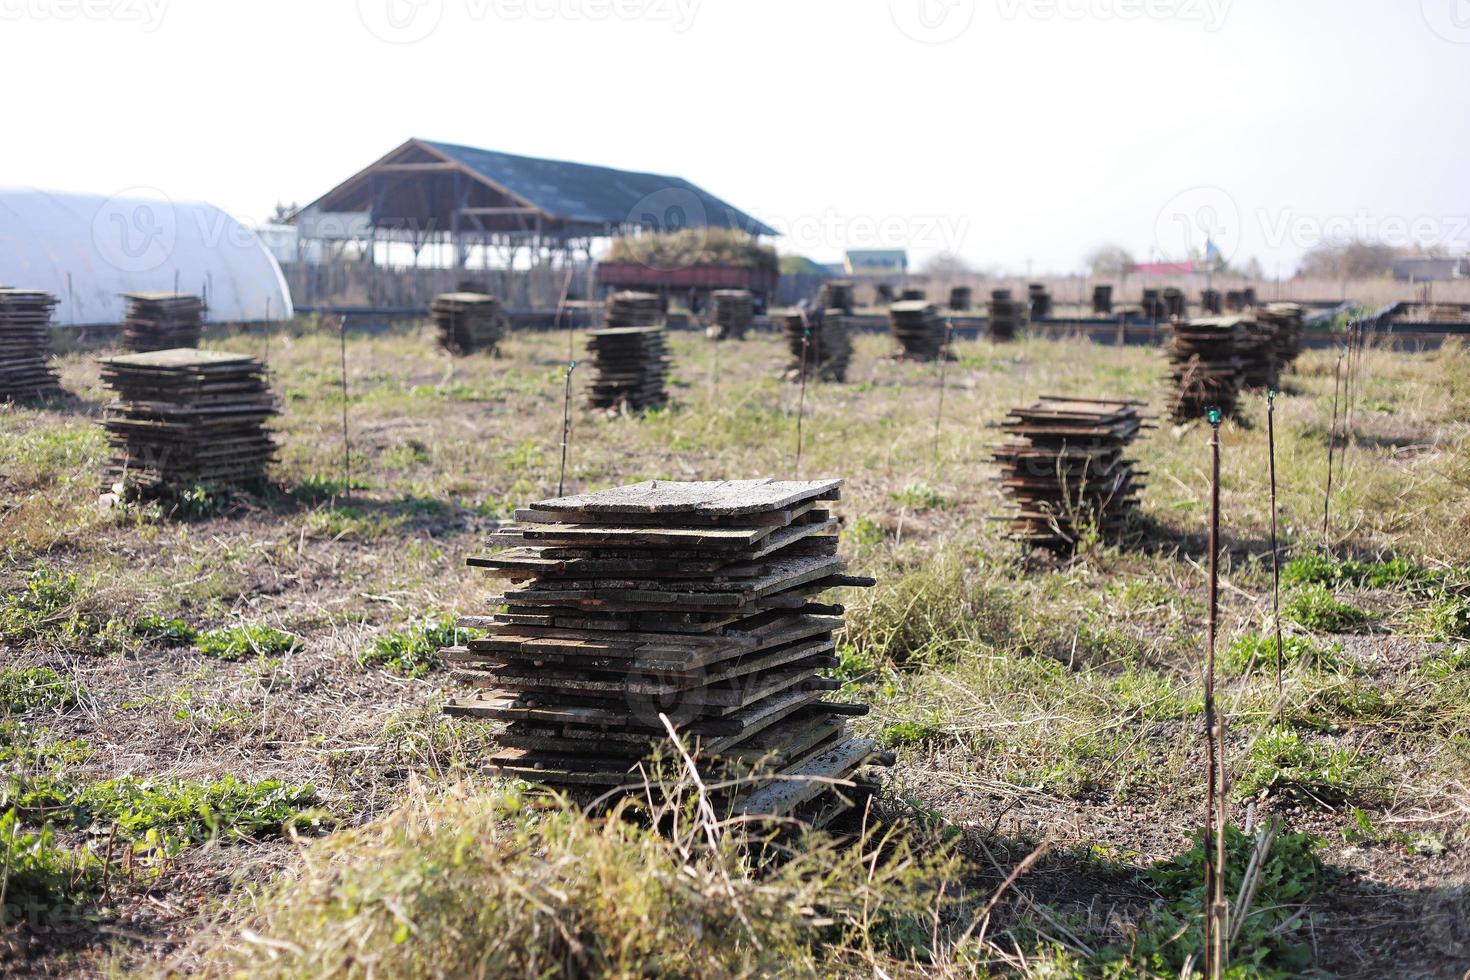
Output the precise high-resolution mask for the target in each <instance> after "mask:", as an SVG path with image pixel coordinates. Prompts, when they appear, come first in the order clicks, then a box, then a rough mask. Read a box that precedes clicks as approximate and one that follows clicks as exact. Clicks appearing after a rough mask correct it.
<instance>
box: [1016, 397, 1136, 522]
mask: <svg viewBox="0 0 1470 980" xmlns="http://www.w3.org/2000/svg"><path fill="white" fill-rule="evenodd" d="M1142 407H1143V403H1142V402H1137V401H1131V400H1123V399H1103V400H1097V399H1090V398H1066V397H1059V396H1050V395H1048V396H1045V397H1043V398H1042V399H1041V401H1039V402H1036V403H1035V404H1033V405H1028V406H1025V407H1023V408H1014V409H1012V410H1011V412H1010V414H1009V415H1007V416H1006V420H1005V421H1004V422H1002V423H1001V428H1002V429H1004V430H1005V431H1006V433H1007V434H1008V435H1009V436H1010V439H1009V440H1008V441H1007V442H1006V443H1005V444H1003V445H1001V446H998V447H996V449H995V460H996V462H997V463H999V464H1000V469H1001V487H1002V490H1003V491H1004V493H1005V494H1006V496H1007V497H1009V498H1010V499H1011V500H1012V502H1013V503H1014V505H1015V513H1014V515H1013V516H1012V517H1011V518H1010V529H1011V533H1012V535H1014V536H1015V537H1017V538H1020V539H1022V540H1024V541H1026V542H1028V543H1031V544H1034V545H1040V546H1043V547H1048V548H1053V549H1056V550H1067V549H1070V548H1072V547H1074V546H1075V545H1076V543H1077V542H1078V541H1079V540H1081V539H1082V538H1083V537H1084V536H1086V535H1088V534H1091V533H1098V534H1100V535H1103V536H1106V537H1109V538H1116V537H1118V536H1120V535H1121V534H1122V532H1123V530H1124V527H1125V525H1126V522H1127V520H1128V516H1129V514H1130V513H1131V512H1132V511H1133V510H1134V509H1135V508H1136V506H1137V503H1138V498H1137V493H1138V490H1139V488H1140V486H1141V483H1140V480H1139V476H1140V473H1139V471H1137V470H1135V469H1134V464H1133V461H1132V460H1130V459H1128V458H1126V457H1125V456H1124V455H1123V454H1124V452H1125V451H1126V449H1127V448H1128V445H1129V443H1131V442H1132V441H1133V440H1134V438H1135V437H1137V435H1138V433H1139V432H1140V431H1141V430H1142V428H1143V425H1144V421H1145V419H1144V416H1143V415H1141V414H1140V412H1139V409H1140V408H1142Z"/></svg>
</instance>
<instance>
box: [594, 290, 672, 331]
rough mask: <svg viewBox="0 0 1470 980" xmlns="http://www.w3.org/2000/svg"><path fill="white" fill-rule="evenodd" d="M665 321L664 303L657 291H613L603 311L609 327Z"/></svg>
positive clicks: (644, 324) (647, 325) (654, 324)
mask: <svg viewBox="0 0 1470 980" xmlns="http://www.w3.org/2000/svg"><path fill="white" fill-rule="evenodd" d="M663 322H664V311H663V304H662V303H661V302H660V300H659V298H658V294H657V293H640V292H636V291H634V290H631V289H625V290H622V291H620V292H616V293H613V294H612V298H611V299H609V300H608V301H607V307H606V308H605V309H604V311H603V323H604V324H605V325H607V326H609V327H653V326H657V325H659V324H661V323H663Z"/></svg>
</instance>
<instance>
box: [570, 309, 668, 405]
mask: <svg viewBox="0 0 1470 980" xmlns="http://www.w3.org/2000/svg"><path fill="white" fill-rule="evenodd" d="M667 340H668V337H667V331H665V330H664V328H663V327H662V326H654V327H607V328H605V329H602V330H589V331H588V332H587V354H588V357H589V358H590V360H591V367H592V380H591V381H589V382H588V385H587V400H588V403H589V404H590V405H591V406H592V407H593V408H605V409H615V410H618V411H623V410H630V411H640V410H642V409H645V408H656V407H658V406H660V405H662V404H663V403H664V402H665V400H667V398H668V395H667V394H666V392H665V391H664V378H665V376H666V375H667V374H668V372H669V352H668V343H667Z"/></svg>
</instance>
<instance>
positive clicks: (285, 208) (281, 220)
mask: <svg viewBox="0 0 1470 980" xmlns="http://www.w3.org/2000/svg"><path fill="white" fill-rule="evenodd" d="M300 209H301V205H299V204H297V203H296V202H295V201H292V202H291V203H290V204H286V203H285V202H283V201H277V202H276V210H275V212H274V213H273V214H272V215H271V224H273V225H283V224H285V223H286V219H287V218H288V217H290V216H291V215H292V214H293V213H294V212H296V211H299V210H300Z"/></svg>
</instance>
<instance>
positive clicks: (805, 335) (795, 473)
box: [791, 310, 812, 480]
mask: <svg viewBox="0 0 1470 980" xmlns="http://www.w3.org/2000/svg"><path fill="white" fill-rule="evenodd" d="M811 340H812V327H811V324H810V323H809V322H808V321H807V318H806V311H805V310H802V312H801V378H800V379H798V383H799V384H800V386H801V391H800V394H799V395H797V400H796V466H795V467H794V468H793V469H792V475H791V478H792V479H793V480H800V479H801V420H802V416H803V415H805V414H806V352H807V348H808V347H809V346H810V345H811Z"/></svg>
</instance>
